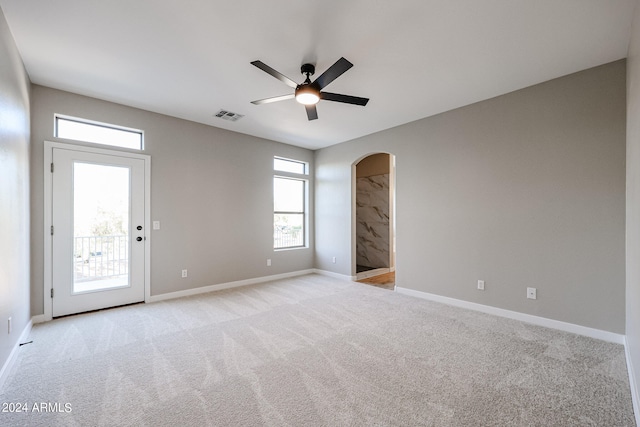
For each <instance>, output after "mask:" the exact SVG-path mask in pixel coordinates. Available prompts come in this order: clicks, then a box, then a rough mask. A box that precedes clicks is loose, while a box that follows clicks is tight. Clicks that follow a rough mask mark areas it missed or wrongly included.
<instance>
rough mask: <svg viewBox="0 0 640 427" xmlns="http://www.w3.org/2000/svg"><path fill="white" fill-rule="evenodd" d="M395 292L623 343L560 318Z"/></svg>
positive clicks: (621, 339)
mask: <svg viewBox="0 0 640 427" xmlns="http://www.w3.org/2000/svg"><path fill="white" fill-rule="evenodd" d="M395 290H396V292H398V293H401V294H405V295H410V296H413V297H418V298H422V299H427V300H430V301H436V302H440V303H443V304H447V305H453V306H456V307H461V308H466V309H469V310H475V311H480V312H482V313H487V314H493V315H495V316H500V317H507V318H509V319H514V320H519V321H521V322H525V323H531V324H533V325H538V326H544V327H547V328H551V329H558V330H560V331H564V332H571V333H574V334H578V335H584V336H587V337H591V338H595V339H599V340H602V341H608V342H612V343H615V344H624V335H622V334H616V333H614V332H609V331H603V330H600V329H594V328H589V327H587V326H580V325H576V324H573V323H567V322H562V321H560V320H553V319H548V318H546V317H540V316H534V315H531V314H525V313H520V312H517V311H511V310H505V309H503V308H497V307H492V306H489V305H483V304H477V303H475V302H469V301H464V300H459V299H455V298H449V297H444V296H441V295H435V294H430V293H428V292H421V291H416V290H413V289H407V288H400V287H397V286H396V289H395Z"/></svg>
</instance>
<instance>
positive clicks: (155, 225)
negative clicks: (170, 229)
mask: <svg viewBox="0 0 640 427" xmlns="http://www.w3.org/2000/svg"><path fill="white" fill-rule="evenodd" d="M153 229H154V230H160V221H153Z"/></svg>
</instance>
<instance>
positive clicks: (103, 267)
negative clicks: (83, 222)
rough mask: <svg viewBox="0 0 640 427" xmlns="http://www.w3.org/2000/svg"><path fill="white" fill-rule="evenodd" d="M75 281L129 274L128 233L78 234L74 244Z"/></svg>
mask: <svg viewBox="0 0 640 427" xmlns="http://www.w3.org/2000/svg"><path fill="white" fill-rule="evenodd" d="M73 259H74V275H75V278H74V280H75V282H83V281H88V280H99V279H105V278H111V277H118V276H124V275H127V274H129V238H128V236H126V235H114V236H78V237H74V246H73Z"/></svg>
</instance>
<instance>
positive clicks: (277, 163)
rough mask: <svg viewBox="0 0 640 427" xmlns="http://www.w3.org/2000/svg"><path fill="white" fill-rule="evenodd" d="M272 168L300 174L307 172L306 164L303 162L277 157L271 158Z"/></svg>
mask: <svg viewBox="0 0 640 427" xmlns="http://www.w3.org/2000/svg"><path fill="white" fill-rule="evenodd" d="M273 169H274V170H277V171H281V172H291V173H297V174H300V175H306V174H307V164H306V163H304V162H298V161H296V160H287V159H281V158H279V157H274V158H273Z"/></svg>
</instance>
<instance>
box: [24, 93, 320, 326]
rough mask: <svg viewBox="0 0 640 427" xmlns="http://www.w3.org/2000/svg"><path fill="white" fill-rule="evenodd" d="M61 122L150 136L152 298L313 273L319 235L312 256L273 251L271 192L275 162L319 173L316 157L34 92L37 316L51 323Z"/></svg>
mask: <svg viewBox="0 0 640 427" xmlns="http://www.w3.org/2000/svg"><path fill="white" fill-rule="evenodd" d="M54 113H59V114H65V115H70V116H76V117H82V118H86V119H91V120H96V121H100V122H106V123H112V124H118V125H122V126H127V127H132V128H138V129H143V130H144V132H145V150H144V153H145V154H149V155H151V219H152V220H158V221H160V222H161V230H159V231H151V294H152V295H159V294H163V293H167V292H173V291H180V290H185V289H192V288H197V287H202V286H207V285H214V284H219V283H226V282H231V281H237V280H243V279H250V278H255V277H262V276H270V275H274V274H281V273H287V272H292V271H298V270H304V269H309V268H313V235H312V236H311V241H310V247H309V248H306V249H299V250H289V251H280V252H274V250H273V184H272V177H273V156H282V157H287V158H294V159H299V160H303V161H308V162H310V163H311V171H312V172H313V152H311V151H309V150H306V149H303V148H297V147H293V146H291V145H286V144H281V143H277V142H273V141H268V140H264V139H259V138H255V137H252V136H247V135H242V134H239V133H235V132H229V131H226V130H222V129H219V128H214V127H211V126H205V125H202V124H197V123H193V122H189V121H185V120H180V119H176V118H172V117H168V116H163V115H160V114H155V113H150V112H148V111H143V110H138V109H135V108H130V107H125V106H122V105H118V104H113V103H109V102H105V101H100V100H97V99H93V98H88V97H83V96H79V95H75V94H71V93H68V92H62V91H58V90H54V89H50V88H46V87H42V86H37V85H34V86H33V109H32V134H33V135H32V136H33V138H32V140H33V153H32V156H31V166H32V175H31V176H32V198H31V203H32V206H33V221H32V230H31V231H32V245H33V248H34V256H33V262H32V266H31V274H32V292H31V298H32V302H31V307H32V311H33V314H39V313H43V274H42V269H43V153H44V149H43V141H45V140H49V141H60V140H58V139H56V138H54V137H53V116H54ZM212 114H213V113H212ZM213 120H214V118H212V122H213ZM310 178H311V179H312V176H311V177H310ZM310 188H313V181H312V182H311V184H310ZM310 197H311V200H313V193H311V195H310ZM310 209H311V211H313V203H311V206H310ZM311 226H312V227H311V229H312V230H313V222H311ZM267 258H271V259H272V266H271V267H267V266H266V260H267ZM183 268H186V269H188V270H189V277H188V278H186V279H182V278H181V277H180V271H181V270H182V269H183Z"/></svg>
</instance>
